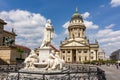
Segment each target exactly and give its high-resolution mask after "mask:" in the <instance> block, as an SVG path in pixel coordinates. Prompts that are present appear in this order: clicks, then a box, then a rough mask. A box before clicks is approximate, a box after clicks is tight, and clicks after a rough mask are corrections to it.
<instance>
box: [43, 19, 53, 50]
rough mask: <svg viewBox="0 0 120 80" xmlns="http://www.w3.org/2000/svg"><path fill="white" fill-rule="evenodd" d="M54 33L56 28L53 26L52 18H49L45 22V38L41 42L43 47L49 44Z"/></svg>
mask: <svg viewBox="0 0 120 80" xmlns="http://www.w3.org/2000/svg"><path fill="white" fill-rule="evenodd" d="M53 34H54V29H53V26H52V25H51V21H50V19H48V20H47V23H46V24H45V30H44V38H43V41H42V44H41V48H43V47H48V46H49V44H50V43H51V40H52V38H53Z"/></svg>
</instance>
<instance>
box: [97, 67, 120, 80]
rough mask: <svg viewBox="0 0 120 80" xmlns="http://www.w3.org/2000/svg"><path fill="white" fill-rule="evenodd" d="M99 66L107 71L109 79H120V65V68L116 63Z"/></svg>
mask: <svg viewBox="0 0 120 80" xmlns="http://www.w3.org/2000/svg"><path fill="white" fill-rule="evenodd" d="M99 67H100V68H101V69H102V70H104V71H105V74H106V79H107V80H120V66H119V69H117V68H116V66H115V65H110V66H106V65H102V66H99Z"/></svg>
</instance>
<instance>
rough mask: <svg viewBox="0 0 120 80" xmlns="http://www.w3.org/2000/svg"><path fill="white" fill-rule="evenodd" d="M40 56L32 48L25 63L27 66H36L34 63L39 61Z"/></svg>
mask: <svg viewBox="0 0 120 80" xmlns="http://www.w3.org/2000/svg"><path fill="white" fill-rule="evenodd" d="M38 60H39V59H38V56H37V54H36V53H35V52H34V50H32V51H31V52H30V55H29V56H28V57H27V58H26V59H25V61H24V63H25V64H26V65H25V68H26V69H27V68H35V66H34V63H36V62H38Z"/></svg>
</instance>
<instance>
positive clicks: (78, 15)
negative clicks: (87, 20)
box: [71, 8, 82, 19]
mask: <svg viewBox="0 0 120 80" xmlns="http://www.w3.org/2000/svg"><path fill="white" fill-rule="evenodd" d="M71 18H72V19H75V18H79V19H82V16H81V15H80V13H79V12H78V8H76V11H75V13H74V14H73V15H72V17H71Z"/></svg>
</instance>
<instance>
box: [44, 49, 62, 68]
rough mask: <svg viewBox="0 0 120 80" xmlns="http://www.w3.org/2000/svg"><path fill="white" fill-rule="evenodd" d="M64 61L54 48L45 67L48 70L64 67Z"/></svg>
mask: <svg viewBox="0 0 120 80" xmlns="http://www.w3.org/2000/svg"><path fill="white" fill-rule="evenodd" d="M63 63H64V60H62V59H60V57H59V55H58V53H56V54H55V52H54V51H53V50H52V52H51V53H50V55H49V59H48V64H47V67H46V68H45V69H46V70H54V69H62V64H63Z"/></svg>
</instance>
